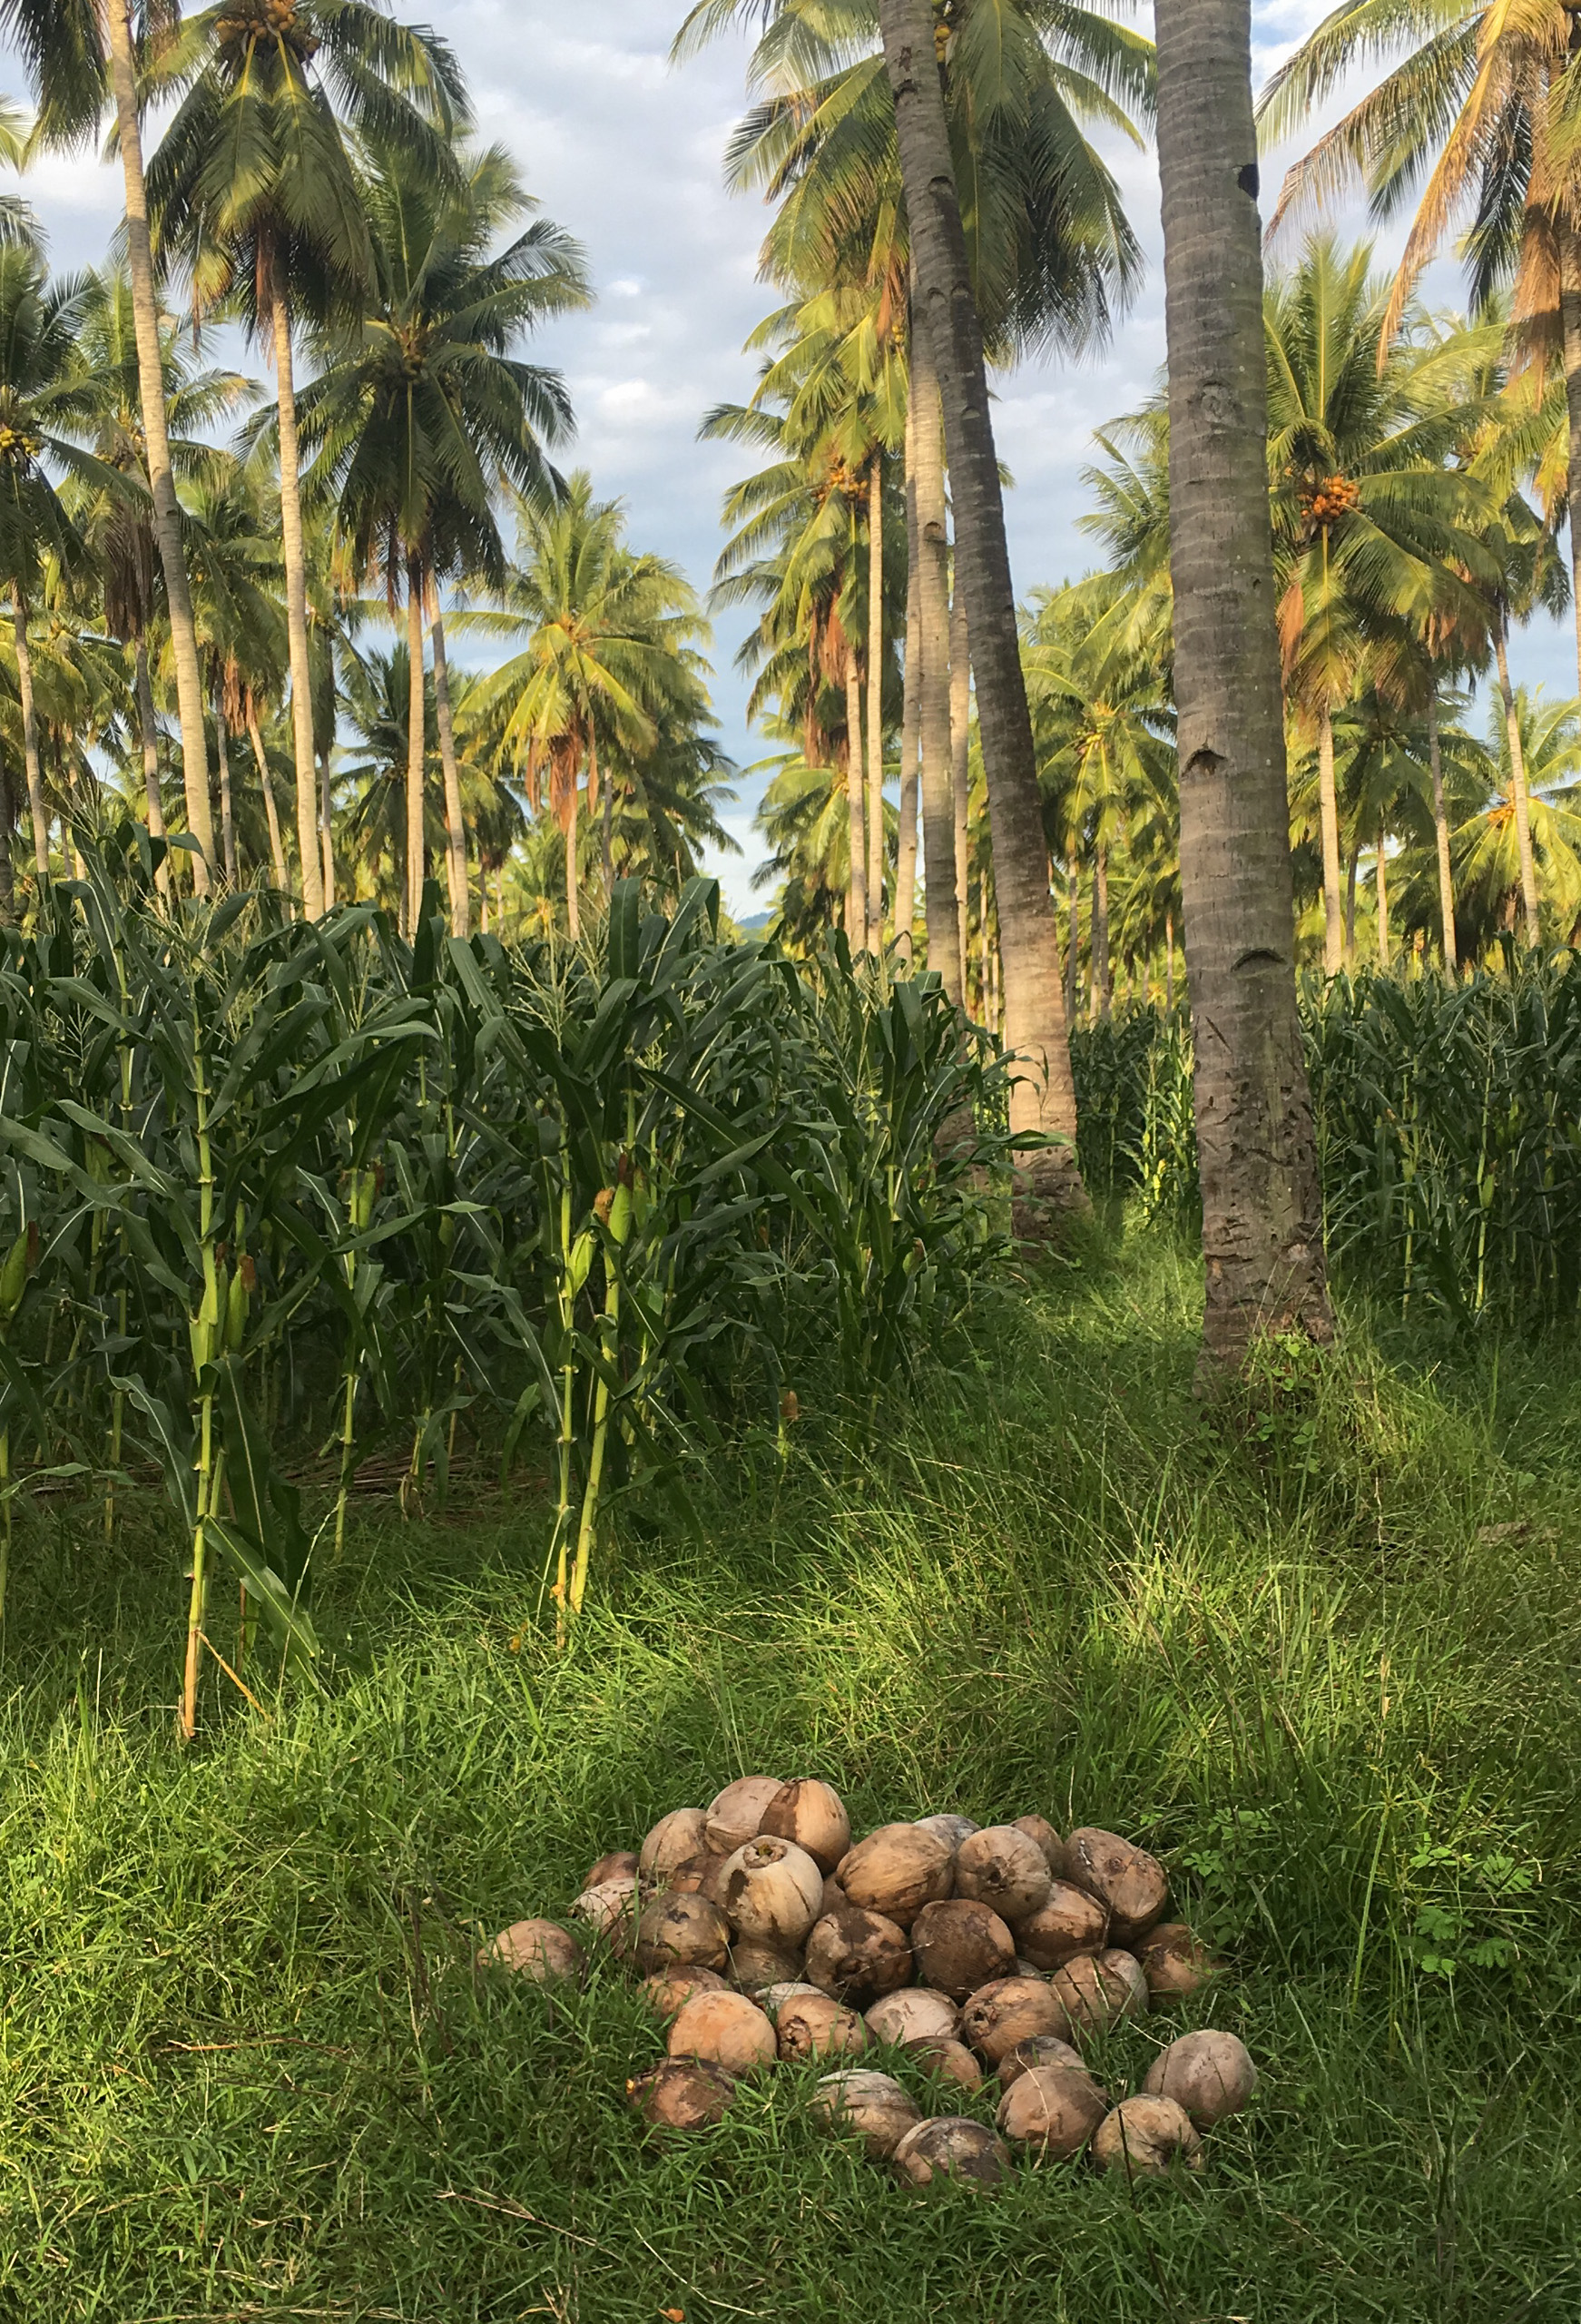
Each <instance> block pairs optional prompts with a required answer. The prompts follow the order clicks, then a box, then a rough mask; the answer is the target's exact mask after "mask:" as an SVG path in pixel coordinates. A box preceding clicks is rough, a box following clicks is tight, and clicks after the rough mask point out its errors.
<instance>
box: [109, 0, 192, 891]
mask: <svg viewBox="0 0 1581 2324" xmlns="http://www.w3.org/2000/svg"><path fill="white" fill-rule="evenodd" d="M104 21H105V31H106V33H107V35H108V47H109V53H110V86H111V92H112V94H113V97H114V101H115V133H116V141H117V143H118V144H119V146H120V149H121V173H122V180H123V187H124V195H123V199H124V202H125V209H126V265H127V271H128V273H129V274H130V276H131V280H132V321H133V336H134V338H135V340H136V342H137V388H138V400H139V403H140V404H141V406H142V440H143V448H144V453H145V456H146V458H147V461H148V487H149V495H150V497H151V499H152V503H153V537H154V540H155V542H156V544H157V545H158V548H159V561H160V567H161V570H162V572H163V574H164V591H165V602H166V607H167V610H168V612H169V615H170V625H171V651H172V659H173V661H174V663H175V672H176V716H177V722H178V724H180V727H181V730H182V783H183V786H184V788H185V791H186V800H187V828H188V830H189V831H190V832H191V835H192V837H193V838H194V839H195V840H196V841H197V842H198V845H199V846H200V847H201V849H202V851H203V852H202V854H201V857H194V858H193V861H192V882H193V886H194V887H195V889H196V891H197V892H198V893H199V894H200V895H201V894H202V893H203V892H204V891H205V890H206V888H207V887H208V885H209V870H210V866H211V864H212V862H213V860H214V819H213V815H212V813H211V809H210V805H209V757H208V744H207V738H206V736H205V734H204V732H203V675H202V670H201V665H200V663H199V660H198V633H197V627H196V625H195V624H194V622H193V619H192V593H191V588H190V587H189V586H188V582H187V561H186V554H185V551H184V550H183V548H182V510H181V503H180V501H179V500H178V499H177V497H176V485H175V477H174V475H173V473H172V468H171V450H170V430H169V428H168V426H167V425H166V419H165V405H164V358H163V354H162V350H161V347H160V340H159V300H158V297H157V295H156V293H155V291H154V279H153V244H152V240H151V238H150V235H149V229H148V189H147V187H146V185H145V184H144V182H143V175H142V123H140V122H139V120H138V117H137V69H136V60H135V54H134V51H133V41H132V15H131V10H130V8H129V6H128V0H106V5H105V10H104Z"/></svg>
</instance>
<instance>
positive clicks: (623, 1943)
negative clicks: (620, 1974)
mask: <svg viewBox="0 0 1581 2324" xmlns="http://www.w3.org/2000/svg"><path fill="white" fill-rule="evenodd" d="M636 1909H637V1881H636V1875H635V1874H634V1873H629V1872H628V1873H618V1874H617V1875H616V1876H615V1877H614V1879H613V1880H601V1881H600V1882H599V1884H598V1886H597V1887H596V1888H584V1890H583V1892H582V1894H581V1896H578V1897H577V1899H576V1901H575V1903H574V1905H572V1907H571V1917H572V1918H573V1920H578V1921H585V1922H586V1924H587V1925H588V1927H589V1928H590V1929H591V1930H592V1931H593V1933H594V1935H595V1936H601V1937H603V1939H604V1943H605V1944H606V1945H608V1946H609V1948H610V1951H611V1952H612V1953H613V1954H614V1955H615V1957H616V1959H617V1960H621V1961H624V1959H625V1957H626V1955H627V1954H628V1953H629V1952H630V1951H631V1949H632V1940H633V1934H634V1929H635V1921H636ZM654 1966H655V1967H657V1966H658V1964H657V1963H656V1962H655V1964H654Z"/></svg>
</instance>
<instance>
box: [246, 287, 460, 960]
mask: <svg viewBox="0 0 1581 2324" xmlns="http://www.w3.org/2000/svg"><path fill="white" fill-rule="evenodd" d="M269 290H270V300H269V303H270V324H271V327H272V330H273V335H274V377H275V393H276V397H277V399H278V402H279V408H280V561H281V563H282V564H283V565H284V566H285V583H286V644H287V647H288V650H289V654H290V671H291V742H292V745H293V750H294V754H295V759H296V771H297V850H298V852H299V854H300V857H301V864H302V910H303V911H305V912H306V913H307V916H308V918H309V920H322V918H323V916H324V871H323V860H322V858H321V856H320V854H319V782H318V768H317V765H316V763H315V758H314V752H313V674H312V666H311V663H310V661H309V653H308V554H307V545H306V542H305V540H304V538H303V534H302V488H301V458H300V451H299V449H298V445H297V386H296V371H295V365H294V360H293V358H292V353H291V312H290V285H289V283H288V282H287V280H286V269H285V261H284V260H283V259H282V257H281V255H280V251H279V250H278V249H277V250H275V251H272V252H271V254H270V261H269ZM418 619H419V627H418V633H417V667H418V669H419V670H420V669H421V667H422V663H423V654H422V631H421V608H420V607H419V609H418ZM420 723H421V722H420V721H419V724H420ZM419 862H420V851H419ZM417 892H418V897H419V900H420V898H421V894H422V889H421V885H420V881H419V886H418V891H417ZM412 924H413V926H414V927H415V926H416V925H417V919H416V914H415V913H414V915H413V921H412Z"/></svg>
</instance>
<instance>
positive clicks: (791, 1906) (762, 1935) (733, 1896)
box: [720, 1837, 823, 1953]
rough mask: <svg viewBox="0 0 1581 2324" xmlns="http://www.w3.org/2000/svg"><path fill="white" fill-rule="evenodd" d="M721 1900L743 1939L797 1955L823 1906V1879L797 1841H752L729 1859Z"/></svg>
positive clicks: (723, 1880) (726, 1864) (736, 1930)
mask: <svg viewBox="0 0 1581 2324" xmlns="http://www.w3.org/2000/svg"><path fill="white" fill-rule="evenodd" d="M720 1901H721V1903H722V1905H723V1906H724V1910H725V1916H726V1918H727V1919H728V1920H729V1922H730V1925H731V1926H732V1928H733V1929H734V1930H735V1932H736V1934H737V1935H739V1936H743V1937H747V1938H750V1939H754V1940H755V1941H756V1942H757V1943H758V1944H760V1945H775V1946H777V1947H778V1948H779V1949H780V1951H781V1952H782V1953H791V1952H794V1951H795V1950H796V1948H797V1947H798V1946H799V1945H803V1944H805V1942H806V1939H807V1933H808V1931H809V1930H810V1928H811V1926H812V1924H813V1922H814V1921H815V1920H816V1919H817V1918H818V1916H819V1914H820V1911H821V1910H822V1906H823V1875H822V1873H821V1872H820V1870H819V1868H818V1866H817V1865H816V1864H815V1863H814V1862H813V1860H812V1858H811V1857H810V1856H809V1855H808V1853H807V1851H806V1849H805V1848H799V1847H798V1846H796V1843H795V1842H794V1841H793V1840H777V1839H773V1838H770V1837H762V1838H760V1839H755V1840H748V1841H747V1843H746V1844H745V1846H742V1847H739V1848H737V1849H736V1850H735V1852H734V1853H733V1855H732V1856H727V1857H726V1859H725V1866H724V1873H723V1876H722V1881H721V1890H720Z"/></svg>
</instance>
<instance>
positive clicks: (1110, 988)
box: [1093, 840, 1115, 1017]
mask: <svg viewBox="0 0 1581 2324" xmlns="http://www.w3.org/2000/svg"><path fill="white" fill-rule="evenodd" d="M1093 983H1094V985H1095V987H1096V990H1097V995H1098V1014H1099V1016H1100V1017H1107V1016H1109V1015H1110V1014H1111V1013H1112V1011H1113V1009H1114V1003H1115V969H1114V963H1113V962H1112V961H1111V960H1110V958H1109V851H1108V848H1107V847H1106V846H1105V843H1104V842H1103V841H1102V840H1100V841H1099V842H1098V844H1097V849H1096V852H1095V854H1094V857H1093Z"/></svg>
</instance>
